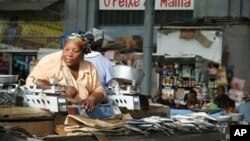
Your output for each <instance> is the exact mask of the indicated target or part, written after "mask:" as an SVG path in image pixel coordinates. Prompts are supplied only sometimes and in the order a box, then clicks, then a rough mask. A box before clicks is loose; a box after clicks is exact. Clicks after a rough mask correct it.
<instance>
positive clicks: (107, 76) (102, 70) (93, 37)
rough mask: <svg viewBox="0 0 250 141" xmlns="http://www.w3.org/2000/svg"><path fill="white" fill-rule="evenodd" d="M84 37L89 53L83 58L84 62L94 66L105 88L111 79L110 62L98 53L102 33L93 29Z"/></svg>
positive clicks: (102, 36) (101, 41)
mask: <svg viewBox="0 0 250 141" xmlns="http://www.w3.org/2000/svg"><path fill="white" fill-rule="evenodd" d="M85 37H86V38H87V40H88V41H89V43H90V44H89V45H90V49H91V52H90V53H88V54H87V55H85V56H84V60H86V61H89V62H91V63H92V64H93V65H94V66H95V68H96V70H97V72H98V74H99V77H100V80H101V83H102V85H103V86H104V87H106V86H108V83H109V82H110V80H111V79H112V62H111V61H110V60H109V59H108V58H106V57H104V56H103V55H102V54H101V53H100V52H99V50H100V48H101V46H102V43H103V38H104V35H103V31H101V30H98V29H95V28H93V29H92V30H91V31H88V32H86V35H85Z"/></svg>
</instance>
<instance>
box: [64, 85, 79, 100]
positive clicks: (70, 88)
mask: <svg viewBox="0 0 250 141" xmlns="http://www.w3.org/2000/svg"><path fill="white" fill-rule="evenodd" d="M77 95H78V91H77V89H76V88H75V87H73V86H67V88H66V96H68V97H71V98H75V97H76V96H77Z"/></svg>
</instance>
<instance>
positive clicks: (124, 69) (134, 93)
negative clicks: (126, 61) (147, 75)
mask: <svg viewBox="0 0 250 141" xmlns="http://www.w3.org/2000/svg"><path fill="white" fill-rule="evenodd" d="M143 76H144V74H143V73H142V72H140V71H139V70H137V69H135V68H131V67H129V66H125V65H117V66H114V67H113V80H112V81H111V84H110V85H109V88H108V90H107V97H108V99H109V100H110V101H114V102H115V104H117V105H118V106H119V107H126V108H127V109H128V110H140V109H148V107H149V103H148V99H147V97H145V96H144V95H141V87H140V84H141V81H142V78H143Z"/></svg>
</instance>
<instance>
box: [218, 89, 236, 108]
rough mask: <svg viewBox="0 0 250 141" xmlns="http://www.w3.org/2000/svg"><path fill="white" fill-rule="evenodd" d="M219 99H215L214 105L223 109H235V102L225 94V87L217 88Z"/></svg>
mask: <svg viewBox="0 0 250 141" xmlns="http://www.w3.org/2000/svg"><path fill="white" fill-rule="evenodd" d="M217 93H218V95H217V97H216V98H215V99H214V103H215V104H216V105H217V106H218V107H219V108H221V109H228V108H234V107H235V102H234V101H233V100H231V99H230V98H229V97H228V96H227V95H226V94H225V88H224V87H223V86H219V87H218V88H217Z"/></svg>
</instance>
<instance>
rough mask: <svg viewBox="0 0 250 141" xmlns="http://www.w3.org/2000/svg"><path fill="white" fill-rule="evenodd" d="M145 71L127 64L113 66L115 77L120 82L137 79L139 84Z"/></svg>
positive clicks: (130, 81)
mask: <svg viewBox="0 0 250 141" xmlns="http://www.w3.org/2000/svg"><path fill="white" fill-rule="evenodd" d="M143 77H144V73H143V72H142V71H139V70H138V69H135V68H132V67H130V66H126V65H116V66H114V67H113V78H115V79H117V80H118V81H119V82H123V83H132V81H135V82H136V84H137V85H139V84H141V81H142V79H143Z"/></svg>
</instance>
